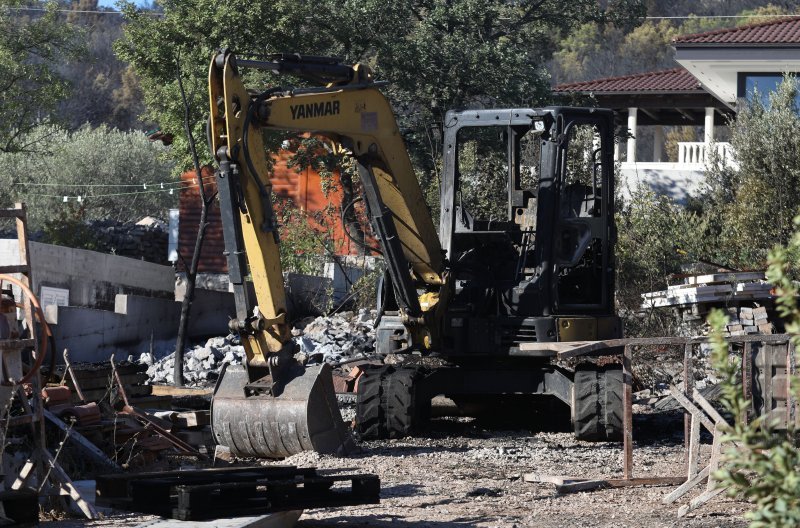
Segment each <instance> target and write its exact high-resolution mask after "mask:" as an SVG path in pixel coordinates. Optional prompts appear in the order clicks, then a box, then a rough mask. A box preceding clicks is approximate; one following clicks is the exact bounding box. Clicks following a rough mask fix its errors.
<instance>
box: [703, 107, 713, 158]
mask: <svg viewBox="0 0 800 528" xmlns="http://www.w3.org/2000/svg"><path fill="white" fill-rule="evenodd" d="M712 141H714V109H713V108H706V121H705V124H704V127H703V143H705V144H706V148H708V146H709V145H710V144H711V142H712Z"/></svg>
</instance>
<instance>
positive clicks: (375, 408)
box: [356, 365, 388, 440]
mask: <svg viewBox="0 0 800 528" xmlns="http://www.w3.org/2000/svg"><path fill="white" fill-rule="evenodd" d="M362 368H363V369H364V373H363V374H362V375H361V377H360V378H359V379H358V394H357V395H356V433H358V435H359V437H361V438H362V439H364V440H377V439H381V438H386V426H385V422H386V420H385V418H384V412H385V404H384V405H382V404H381V397H382V395H383V390H382V389H383V374H384V373H385V371H386V370H387V368H388V367H383V366H372V365H365V366H364V367H362Z"/></svg>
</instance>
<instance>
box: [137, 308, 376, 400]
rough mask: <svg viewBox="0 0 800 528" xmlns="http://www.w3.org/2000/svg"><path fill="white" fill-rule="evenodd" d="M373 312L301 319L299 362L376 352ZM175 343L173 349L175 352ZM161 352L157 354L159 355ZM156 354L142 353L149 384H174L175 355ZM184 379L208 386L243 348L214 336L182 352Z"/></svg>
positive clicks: (297, 329) (296, 332) (335, 360)
mask: <svg viewBox="0 0 800 528" xmlns="http://www.w3.org/2000/svg"><path fill="white" fill-rule="evenodd" d="M376 315H377V314H376V312H375V311H374V310H373V311H369V310H365V309H362V310H359V311H358V312H341V313H338V314H334V315H331V316H327V317H316V318H314V317H309V318H306V319H303V320H301V321H300V322H299V323H298V324H297V325H296V327H295V328H294V329H292V335H293V336H294V338H295V340H296V342H297V344H298V345H299V354H298V356H297V358H298V360H300V362H302V363H308V364H310V365H315V364H319V363H323V362H325V363H330V364H336V363H339V362H340V361H343V360H347V359H359V358H364V357H368V356H370V355H371V354H372V353H373V351H374V350H375V328H374V327H373V324H374V320H375V317H376ZM174 346H175V345H174V342H173V343H172V350H174ZM159 352H160V353H159ZM166 352H167V351H157V352H156V353H154V354H153V355H152V356H151V354H150V353H147V352H145V353H143V354H142V355H141V356H140V357H139V363H141V364H145V365H147V366H148V368H147V376H148V382H149V383H151V384H153V383H167V384H170V383H173V382H174V377H173V368H174V365H175V354H174V352H172V353H169V354H168V355H163V354H166ZM183 357H184V363H183V378H184V382H185V383H186V384H188V385H210V384H213V383H214V382H215V381H216V380H217V378H218V377H219V371H220V370H221V369H222V366H223V365H225V364H226V363H230V364H233V365H238V364H241V363H242V362H243V361H244V357H245V353H244V347H243V346H242V345H241V343H240V342H239V339H238V338H237V337H235V336H232V335H229V336H227V337H214V338H211V339H209V340H208V341H206V342H205V343H202V344H199V345H197V346H195V347H193V348H187V349H186V351H185V352H184V356H183Z"/></svg>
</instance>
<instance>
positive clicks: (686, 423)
mask: <svg viewBox="0 0 800 528" xmlns="http://www.w3.org/2000/svg"><path fill="white" fill-rule="evenodd" d="M693 388H694V368H693V365H692V344H691V343H686V344H685V345H683V393H684V394H685V395H686V396H687V397H690V395H691V394H692V389H693ZM691 427H692V425H691V419H690V415H689V413H688V412H686V411H684V413H683V447H684V450H685V452H686V462H687V464H688V463H689V445H690V439H691V437H692V429H691Z"/></svg>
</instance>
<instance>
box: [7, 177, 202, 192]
mask: <svg viewBox="0 0 800 528" xmlns="http://www.w3.org/2000/svg"><path fill="white" fill-rule="evenodd" d="M214 178H216V176H204V177H203V181H210V180H213V179H214ZM186 183H194V180H192V181H182V180H172V181H166V182H142V183H52V182H17V183H16V184H17V185H26V186H29V187H75V188H83V187H85V188H95V187H127V188H130V187H136V188H138V187H141V188H142V189H143V190H146V189H147V188H148V187H158V188H160V189H165V188H168V187H171V186H180V185H182V184H186Z"/></svg>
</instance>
